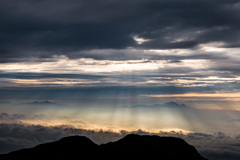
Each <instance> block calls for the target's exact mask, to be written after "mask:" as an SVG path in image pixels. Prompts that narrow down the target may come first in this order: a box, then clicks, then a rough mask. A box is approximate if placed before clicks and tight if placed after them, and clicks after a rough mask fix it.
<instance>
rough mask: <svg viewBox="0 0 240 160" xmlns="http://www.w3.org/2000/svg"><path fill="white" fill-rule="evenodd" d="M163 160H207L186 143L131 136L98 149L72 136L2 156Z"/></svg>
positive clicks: (13, 159)
mask: <svg viewBox="0 0 240 160" xmlns="http://www.w3.org/2000/svg"><path fill="white" fill-rule="evenodd" d="M97 158H98V159H99V158H100V159H106V160H108V159H109V160H110V159H131V160H132V159H139V160H142V159H159V160H161V159H163V160H176V159H181V160H207V159H205V158H203V157H202V156H201V155H200V154H199V153H198V152H197V150H196V149H195V148H194V147H193V146H191V145H189V144H187V143H186V142H185V141H184V140H183V139H180V138H174V137H159V136H154V135H151V136H150V135H136V134H130V135H127V136H125V137H124V138H122V139H119V140H118V141H115V142H109V143H106V144H101V145H97V144H95V143H94V142H92V141H91V140H90V139H89V138H87V137H84V136H70V137H65V138H62V139H60V140H58V141H55V142H49V143H44V144H40V145H37V146H35V147H33V148H29V149H22V150H18V151H14V152H10V153H8V154H4V155H0V159H2V160H18V159H21V160H30V159H35V160H42V159H44V160H50V159H51V160H52V159H57V160H58V159H59V160H62V159H70V160H71V159H97Z"/></svg>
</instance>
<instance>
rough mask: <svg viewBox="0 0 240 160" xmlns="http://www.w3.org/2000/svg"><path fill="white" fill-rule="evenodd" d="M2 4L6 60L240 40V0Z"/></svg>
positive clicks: (226, 44) (229, 44)
mask: <svg viewBox="0 0 240 160" xmlns="http://www.w3.org/2000/svg"><path fill="white" fill-rule="evenodd" d="M0 6H1V8H0V10H1V15H2V16H1V17H0V19H1V23H2V25H1V26H0V28H1V39H0V42H1V54H0V56H1V59H2V61H14V60H16V58H23V57H28V58H30V57H51V56H52V55H62V54H65V55H67V56H68V57H70V58H86V57H89V56H88V55H87V54H81V53H80V54H72V52H75V51H82V50H86V49H125V48H129V47H133V48H141V49H173V48H195V47H198V46H199V45H201V44H206V43H211V42H218V43H221V44H222V45H221V46H224V47H239V46H240V43H239V39H238V37H239V33H240V32H239V21H238V20H239V8H240V3H238V1H236V0H228V1H226V0H220V1H219V0H214V1H211V2H209V1H206V0H204V1H202V0H197V1H190V0H181V1H176V0H170V1H157V0H149V1H146V0H140V1H139V0H133V1H131V2H129V1H127V0H123V1H122V0H121V1H120V0H114V1H96V0H91V1H84V0H80V1H75V0H70V1H66V0H60V1H57V2H56V1H55V0H50V1H45V0H44V1H41V2H39V1H35V0H34V1H32V0H24V1H21V2H19V1H16V0H11V1H6V0H3V1H1V5H0ZM136 37H137V38H136ZM139 42H140V43H139ZM13 46H14V47H13ZM96 56H98V55H97V54H96V55H95V57H96ZM116 56H119V55H116ZM103 57H104V55H102V56H101V58H103ZM105 58H107V57H105Z"/></svg>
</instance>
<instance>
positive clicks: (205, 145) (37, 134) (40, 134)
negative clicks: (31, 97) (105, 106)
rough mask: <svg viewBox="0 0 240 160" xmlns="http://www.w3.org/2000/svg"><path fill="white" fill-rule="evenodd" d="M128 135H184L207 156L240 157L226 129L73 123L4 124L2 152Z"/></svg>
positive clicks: (217, 159) (104, 140) (223, 159)
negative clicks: (108, 126)
mask: <svg viewBox="0 0 240 160" xmlns="http://www.w3.org/2000/svg"><path fill="white" fill-rule="evenodd" d="M127 134H140V135H146V134H148V135H149V134H153V135H159V136H171V137H180V138H182V139H184V140H186V141H187V142H188V143H189V144H191V145H193V146H194V147H196V148H197V150H198V151H199V152H200V153H201V154H202V155H203V156H204V157H206V158H209V159H211V160H237V159H239V157H240V155H239V145H240V144H239V142H237V138H231V137H228V136H224V137H222V138H221V139H219V138H218V137H219V135H223V134H224V133H222V132H219V133H216V134H205V133H189V134H183V133H182V132H175V131H170V132H163V131H159V132H158V133H150V132H146V131H143V130H136V131H125V130H122V131H120V132H118V133H116V132H113V131H102V130H98V131H94V130H86V129H76V128H73V127H72V126H57V127H44V126H41V125H24V124H0V144H1V145H0V153H8V152H10V151H14V150H17V149H22V148H26V147H33V146H35V145H38V144H40V143H46V142H51V141H56V140H59V139H60V138H62V137H66V136H71V135H81V136H87V137H89V138H90V139H91V140H93V141H94V142H95V143H98V144H101V143H107V142H110V141H116V140H118V139H120V138H122V137H124V136H126V135H127Z"/></svg>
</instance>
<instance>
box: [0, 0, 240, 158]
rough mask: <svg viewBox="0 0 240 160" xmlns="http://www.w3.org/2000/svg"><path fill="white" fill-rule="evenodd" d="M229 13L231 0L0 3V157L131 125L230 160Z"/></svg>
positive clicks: (233, 48)
mask: <svg viewBox="0 0 240 160" xmlns="http://www.w3.org/2000/svg"><path fill="white" fill-rule="evenodd" d="M239 19H240V1H239V0H194V1H191V0H131V1H128V0H101V1H99V0H78V1H77V0H41V1H39V0H21V1H18V0H0V21H1V24H0V145H1V144H2V146H4V147H0V153H5V152H9V151H13V150H15V149H20V148H23V147H31V146H34V145H36V144H39V143H42V142H46V141H51V140H56V137H57V138H61V137H63V136H67V135H71V134H83V135H86V136H90V137H91V136H92V137H94V138H95V140H96V142H98V143H100V142H107V141H112V140H116V139H117V138H119V137H121V136H123V135H125V133H132V132H134V133H135V132H136V133H139V134H140V133H143V134H146V133H149V134H150V133H156V134H159V135H162V133H165V134H166V135H170V136H171V135H173V136H179V135H181V137H183V138H184V139H186V140H187V141H189V142H190V143H193V144H194V146H196V147H197V148H198V149H199V150H200V151H202V152H201V153H203V154H204V155H206V156H208V157H210V158H211V159H213V160H215V159H216V160H225V159H226V160H235V159H239V157H240V155H239V154H238V153H239V151H240V147H239V146H240V143H237V142H235V141H238V140H239V137H240V135H239V134H240V133H239V132H240V129H239V128H240V63H239V62H240V39H239V37H240V21H239ZM139 129H140V130H141V131H144V132H139ZM39 130H43V133H42V134H41V135H39V134H38V133H37V132H39ZM121 131H122V132H123V131H124V133H122V132H121ZM15 132H16V133H18V132H19V135H21V134H22V136H19V135H17V134H15ZM173 132H174V134H173ZM6 133H8V134H6ZM20 133H21V134H20ZM107 134H109V135H111V136H114V137H115V138H106V135H107ZM24 135H25V136H24ZM26 135H29V136H26ZM53 135H58V136H53ZM104 135H105V136H104ZM34 136H35V138H34ZM111 136H109V137H111ZM28 137H29V138H28ZM44 137H45V138H44ZM54 137H55V138H54ZM210 142H212V143H211V145H209V144H210ZM233 142H234V143H233ZM207 144H208V145H207ZM229 148H230V149H229Z"/></svg>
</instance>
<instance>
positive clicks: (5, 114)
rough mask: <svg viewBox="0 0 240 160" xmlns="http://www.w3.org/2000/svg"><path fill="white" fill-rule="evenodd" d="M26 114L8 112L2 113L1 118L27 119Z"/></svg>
mask: <svg viewBox="0 0 240 160" xmlns="http://www.w3.org/2000/svg"><path fill="white" fill-rule="evenodd" d="M25 118H26V116H25V115H24V114H12V115H9V114H8V113H1V114H0V120H16V119H25Z"/></svg>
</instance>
